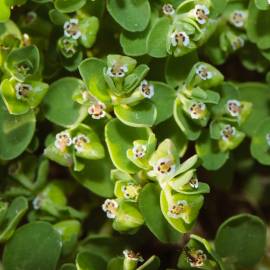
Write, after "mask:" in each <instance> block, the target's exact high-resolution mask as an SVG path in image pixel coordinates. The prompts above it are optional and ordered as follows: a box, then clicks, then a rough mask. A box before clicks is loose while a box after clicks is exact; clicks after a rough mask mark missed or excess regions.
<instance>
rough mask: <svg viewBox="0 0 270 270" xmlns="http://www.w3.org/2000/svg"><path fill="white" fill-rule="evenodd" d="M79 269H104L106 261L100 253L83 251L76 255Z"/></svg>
mask: <svg viewBox="0 0 270 270" xmlns="http://www.w3.org/2000/svg"><path fill="white" fill-rule="evenodd" d="M76 267H77V270H104V269H106V262H105V261H104V260H103V259H102V258H101V257H100V256H98V255H95V254H93V253H90V252H87V251H83V252H80V253H79V254H78V255H77V257H76Z"/></svg>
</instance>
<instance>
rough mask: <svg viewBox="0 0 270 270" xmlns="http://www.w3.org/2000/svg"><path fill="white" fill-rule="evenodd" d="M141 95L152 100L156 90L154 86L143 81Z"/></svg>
mask: <svg viewBox="0 0 270 270" xmlns="http://www.w3.org/2000/svg"><path fill="white" fill-rule="evenodd" d="M140 91H141V94H142V95H143V96H144V97H146V98H152V97H153V96H154V94H155V89H154V86H153V85H152V84H149V83H148V82H147V81H146V80H143V81H142V82H141V84H140Z"/></svg>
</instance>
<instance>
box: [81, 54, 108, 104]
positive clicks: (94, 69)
mask: <svg viewBox="0 0 270 270" xmlns="http://www.w3.org/2000/svg"><path fill="white" fill-rule="evenodd" d="M106 67H107V66H106V63H105V62H104V61H102V60H100V59H97V58H90V59H85V60H84V61H82V62H81V64H80V65H79V72H80V74H81V76H82V79H83V81H84V82H85V84H86V86H87V88H88V90H89V91H90V93H91V94H92V95H93V96H94V97H96V98H97V99H99V100H100V101H102V102H104V103H108V102H110V101H111V97H110V95H109V92H108V91H109V89H108V86H107V83H106V81H105V80H104V76H103V70H104V68H106Z"/></svg>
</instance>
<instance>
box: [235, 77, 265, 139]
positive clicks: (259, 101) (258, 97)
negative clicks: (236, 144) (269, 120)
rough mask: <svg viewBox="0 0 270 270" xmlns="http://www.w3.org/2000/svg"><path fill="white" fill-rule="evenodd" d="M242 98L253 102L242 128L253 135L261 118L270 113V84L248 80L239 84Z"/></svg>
mask: <svg viewBox="0 0 270 270" xmlns="http://www.w3.org/2000/svg"><path fill="white" fill-rule="evenodd" d="M239 92H240V97H241V99H243V100H245V101H248V102H251V103H252V110H251V114H250V116H249V117H248V119H247V120H246V122H245V123H243V125H242V126H241V129H242V130H243V131H244V132H245V133H247V135H249V136H253V135H254V134H255V132H256V130H257V128H258V125H259V124H260V121H261V119H264V118H266V117H267V116H269V115H270V107H269V101H270V92H269V86H268V85H266V84H262V83H255V82H254V83H253V82H247V83H242V84H240V85H239Z"/></svg>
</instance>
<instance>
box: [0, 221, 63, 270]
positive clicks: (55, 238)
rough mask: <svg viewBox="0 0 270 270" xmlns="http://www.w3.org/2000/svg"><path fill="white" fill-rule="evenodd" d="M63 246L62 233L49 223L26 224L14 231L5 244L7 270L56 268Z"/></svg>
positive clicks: (4, 262)
mask: <svg viewBox="0 0 270 270" xmlns="http://www.w3.org/2000/svg"><path fill="white" fill-rule="evenodd" d="M41 243H42V245H41ZM61 246H62V243H61V240H60V235H59V234H58V233H57V232H56V231H55V230H54V229H53V227H52V225H50V224H49V223H46V222H33V223H29V224H26V225H24V226H22V227H20V228H19V229H18V230H17V231H16V232H15V233H14V235H13V237H12V238H11V240H10V241H9V242H8V243H7V245H6V246H5V249H4V254H3V265H4V268H5V269H6V270H16V269H20V270H36V269H40V270H55V268H56V265H57V262H58V259H59V257H60V253H61Z"/></svg>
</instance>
